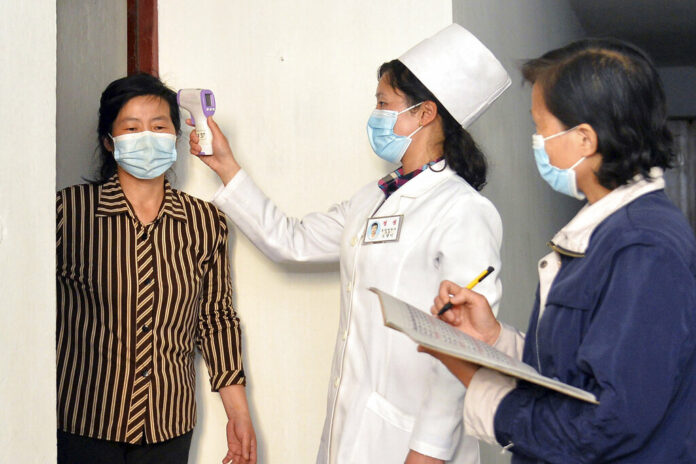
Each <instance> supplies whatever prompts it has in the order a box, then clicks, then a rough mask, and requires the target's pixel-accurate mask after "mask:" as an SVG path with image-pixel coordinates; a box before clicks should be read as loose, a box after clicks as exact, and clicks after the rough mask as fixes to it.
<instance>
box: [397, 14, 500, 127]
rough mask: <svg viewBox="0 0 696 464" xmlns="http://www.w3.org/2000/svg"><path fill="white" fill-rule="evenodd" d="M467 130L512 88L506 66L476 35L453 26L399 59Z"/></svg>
mask: <svg viewBox="0 0 696 464" xmlns="http://www.w3.org/2000/svg"><path fill="white" fill-rule="evenodd" d="M399 61H401V62H402V63H403V64H404V65H406V67H407V68H408V69H409V70H410V71H411V72H412V73H413V74H415V76H416V77H417V78H418V79H419V80H420V81H421V82H422V83H423V85H425V86H426V87H427V88H428V90H430V91H431V92H432V93H433V95H435V97H437V99H438V100H440V103H442V104H443V105H444V107H445V108H447V111H449V113H450V114H451V115H452V116H453V117H454V119H456V120H457V122H459V124H461V125H462V127H464V128H466V127H467V126H469V125H470V124H471V123H472V122H474V121H475V120H476V118H478V117H479V116H480V115H481V114H482V113H483V112H484V111H486V109H487V108H488V106H490V104H491V103H493V102H494V101H495V100H496V98H498V97H499V96H500V94H502V93H503V91H504V90H505V89H507V88H508V87H509V86H510V83H511V81H510V76H508V73H507V72H506V71H505V68H503V65H501V64H500V62H499V61H498V60H497V59H496V57H495V56H493V54H492V53H491V52H490V50H488V49H487V48H486V47H485V45H483V44H482V43H481V42H480V41H479V40H478V39H477V38H476V37H474V35H473V34H472V33H471V32H469V31H467V30H466V29H464V28H463V27H462V26H460V25H459V24H450V25H449V26H447V27H446V28H444V29H443V30H441V31H440V32H438V33H437V34H435V35H434V36H432V37H430V38H429V39H425V40H423V41H422V42H421V43H419V44H418V45H416V46H415V47H413V48H411V49H410V50H409V51H407V52H406V53H404V54H403V55H401V56H400V57H399Z"/></svg>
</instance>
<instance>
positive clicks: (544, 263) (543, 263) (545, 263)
mask: <svg viewBox="0 0 696 464" xmlns="http://www.w3.org/2000/svg"><path fill="white" fill-rule="evenodd" d="M547 264H548V263H547V262H546V260H543V261H542V262H540V263H539V267H540V268H542V269H544V268H545V267H546V265H547Z"/></svg>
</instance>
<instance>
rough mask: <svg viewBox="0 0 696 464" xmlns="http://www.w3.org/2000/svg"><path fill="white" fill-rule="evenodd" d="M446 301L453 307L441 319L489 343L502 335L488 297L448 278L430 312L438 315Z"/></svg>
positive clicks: (443, 283) (441, 285)
mask: <svg viewBox="0 0 696 464" xmlns="http://www.w3.org/2000/svg"><path fill="white" fill-rule="evenodd" d="M446 303H452V309H449V310H448V311H446V312H445V313H444V314H443V315H442V316H440V319H442V320H444V321H445V322H447V323H448V324H450V325H453V326H454V327H456V328H458V329H459V330H461V331H462V332H464V333H466V334H468V335H471V336H472V337H474V338H476V339H477V340H481V341H483V342H485V343H488V344H489V345H492V344H493V343H495V341H496V340H497V339H498V336H499V335H500V323H499V322H498V320H497V319H496V318H495V315H494V314H493V311H492V310H491V307H490V305H489V304H488V300H486V297H484V296H483V295H481V294H480V293H476V292H473V291H471V290H469V289H467V288H464V287H460V286H459V285H457V284H455V283H454V282H450V281H448V280H445V281H443V282H442V283H441V284H440V292H439V294H438V296H437V298H435V303H434V305H433V306H432V308H430V312H431V313H433V314H434V315H437V313H438V311H440V309H442V307H443V306H444V305H445V304H446Z"/></svg>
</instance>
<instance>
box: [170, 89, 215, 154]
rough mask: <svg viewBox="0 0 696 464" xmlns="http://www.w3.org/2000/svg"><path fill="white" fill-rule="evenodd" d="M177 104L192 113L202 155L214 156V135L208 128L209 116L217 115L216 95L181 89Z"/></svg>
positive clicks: (205, 90) (209, 91)
mask: <svg viewBox="0 0 696 464" xmlns="http://www.w3.org/2000/svg"><path fill="white" fill-rule="evenodd" d="M176 102H177V103H178V104H179V106H180V107H182V108H183V109H185V110H186V111H188V112H189V113H191V122H192V123H193V124H194V125H195V126H196V134H198V144H199V145H200V146H201V152H200V154H201V155H212V154H213V133H212V132H210V127H208V120H207V118H208V116H212V115H214V114H215V95H213V91H212V90H208V89H181V90H179V92H177V94H176Z"/></svg>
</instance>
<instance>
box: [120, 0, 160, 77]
mask: <svg viewBox="0 0 696 464" xmlns="http://www.w3.org/2000/svg"><path fill="white" fill-rule="evenodd" d="M127 8H128V75H129V76H130V75H132V74H136V73H139V72H144V73H148V74H152V75H153V76H159V53H158V52H159V44H158V40H157V0H128V7H127Z"/></svg>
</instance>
